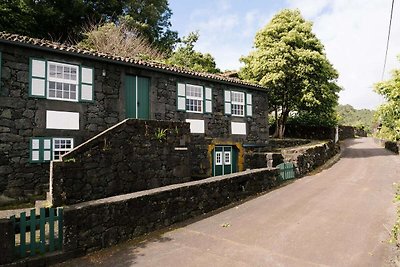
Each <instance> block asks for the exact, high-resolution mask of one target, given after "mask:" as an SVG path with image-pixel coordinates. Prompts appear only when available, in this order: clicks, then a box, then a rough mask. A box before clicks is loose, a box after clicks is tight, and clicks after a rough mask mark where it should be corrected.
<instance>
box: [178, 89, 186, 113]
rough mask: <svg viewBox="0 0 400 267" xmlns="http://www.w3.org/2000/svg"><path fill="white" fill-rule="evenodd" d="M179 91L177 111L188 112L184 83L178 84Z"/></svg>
mask: <svg viewBox="0 0 400 267" xmlns="http://www.w3.org/2000/svg"><path fill="white" fill-rule="evenodd" d="M177 87H178V90H177V109H178V110H182V111H185V110H186V85H185V84H184V83H178V86H177Z"/></svg>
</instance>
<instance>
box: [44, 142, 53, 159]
mask: <svg viewBox="0 0 400 267" xmlns="http://www.w3.org/2000/svg"><path fill="white" fill-rule="evenodd" d="M52 143H53V142H52V139H51V138H43V161H50V160H52V156H51V152H52Z"/></svg>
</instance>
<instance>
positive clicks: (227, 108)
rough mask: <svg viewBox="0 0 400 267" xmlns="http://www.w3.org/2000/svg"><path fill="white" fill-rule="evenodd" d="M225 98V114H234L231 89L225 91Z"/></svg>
mask: <svg viewBox="0 0 400 267" xmlns="http://www.w3.org/2000/svg"><path fill="white" fill-rule="evenodd" d="M224 99H225V105H224V109H225V114H227V115H231V114H232V105H231V91H225V92H224Z"/></svg>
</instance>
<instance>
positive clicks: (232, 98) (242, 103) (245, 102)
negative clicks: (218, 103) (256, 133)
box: [224, 90, 253, 117]
mask: <svg viewBox="0 0 400 267" xmlns="http://www.w3.org/2000/svg"><path fill="white" fill-rule="evenodd" d="M224 98H225V99H224V102H225V104H224V109H225V114H226V115H233V116H239V117H244V116H248V117H251V116H253V97H252V94H250V93H244V92H239V91H230V90H226V91H225V92H224Z"/></svg>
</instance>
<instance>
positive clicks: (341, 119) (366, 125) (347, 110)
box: [336, 105, 375, 133]
mask: <svg viewBox="0 0 400 267" xmlns="http://www.w3.org/2000/svg"><path fill="white" fill-rule="evenodd" d="M336 111H337V113H338V123H339V124H340V125H347V126H353V127H356V128H362V129H364V130H365V131H366V132H367V133H371V132H372V126H373V124H374V122H375V119H374V114H375V111H373V110H369V109H355V108H353V107H352V106H351V105H339V106H338V107H337V108H336Z"/></svg>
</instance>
